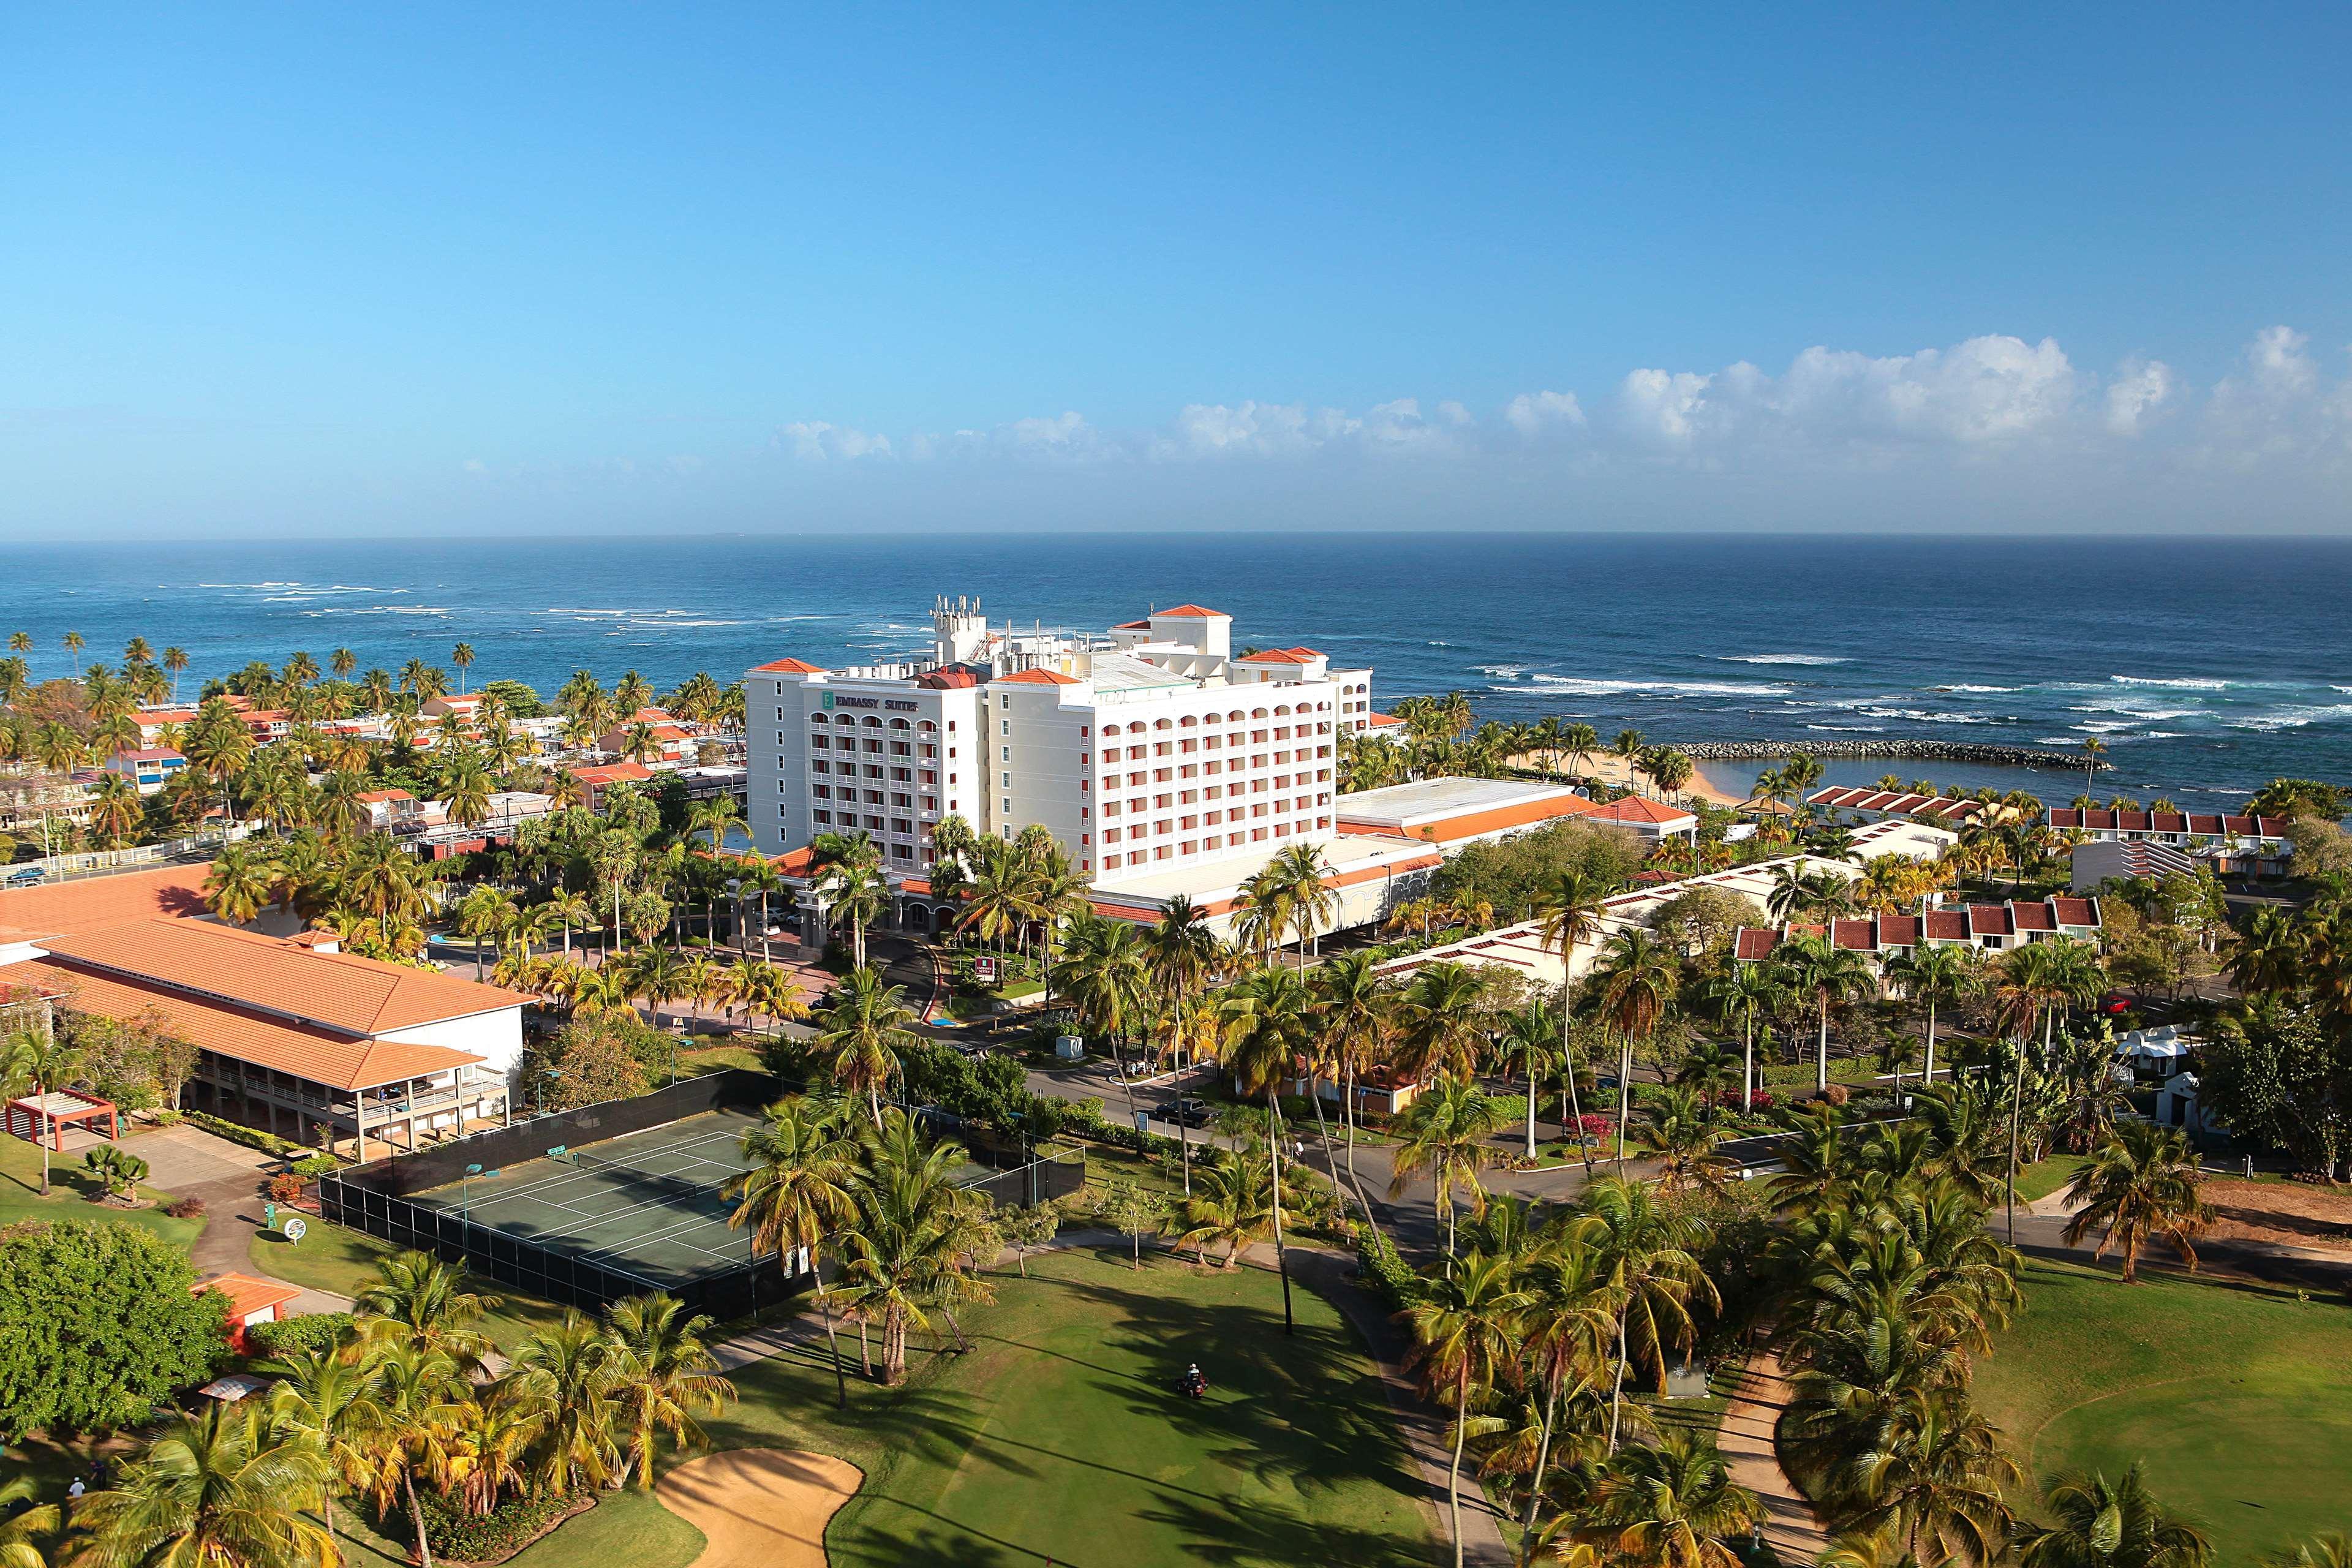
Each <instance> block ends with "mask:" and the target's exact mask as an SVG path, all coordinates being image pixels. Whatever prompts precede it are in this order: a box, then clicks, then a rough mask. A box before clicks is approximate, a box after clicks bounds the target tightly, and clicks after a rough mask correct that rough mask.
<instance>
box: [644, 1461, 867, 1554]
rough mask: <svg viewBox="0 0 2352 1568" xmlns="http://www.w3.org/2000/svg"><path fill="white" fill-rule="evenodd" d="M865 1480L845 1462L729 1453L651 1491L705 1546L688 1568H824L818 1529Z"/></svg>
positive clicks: (673, 1475) (691, 1464)
mask: <svg viewBox="0 0 2352 1568" xmlns="http://www.w3.org/2000/svg"><path fill="white" fill-rule="evenodd" d="M865 1479H866V1477H865V1475H864V1474H863V1473H862V1472H860V1471H859V1469H858V1468H857V1467H856V1466H855V1465H853V1464H851V1463H849V1461H847V1460H846V1459H835V1458H831V1457H829V1456H827V1455H824V1454H810V1453H803V1452H801V1451H800V1450H798V1449H792V1448H730V1449H729V1450H728V1451H727V1452H725V1453H721V1454H709V1455H706V1456H704V1457H703V1458H699V1459H689V1460H688V1461H687V1462H686V1463H685V1464H683V1465H680V1466H678V1467H677V1468H676V1469H674V1470H672V1471H671V1472H670V1473H669V1474H668V1475H667V1476H664V1477H663V1478H662V1479H660V1480H659V1481H658V1482H656V1484H655V1487H654V1495H655V1496H656V1497H658V1498H659V1499H661V1500H662V1502H663V1504H664V1505H665V1506H667V1508H668V1509H669V1510H670V1511H671V1512H672V1513H675V1514H677V1516H678V1517H679V1518H681V1519H683V1520H685V1521H687V1522H688V1523H689V1524H691V1525H693V1526H694V1527H695V1528H696V1529H697V1530H699V1531H702V1533H703V1536H704V1538H705V1539H706V1540H707V1541H708V1542H709V1544H708V1545H706V1546H705V1547H704V1548H703V1549H702V1555H701V1556H700V1557H698V1558H697V1559H696V1560H695V1563H694V1568H824V1527H825V1525H826V1523H827V1522H829V1521H831V1520H832V1518H833V1516H834V1513H835V1510H837V1509H839V1508H840V1507H841V1505H842V1504H843V1503H845V1502H847V1501H848V1500H850V1499H851V1498H852V1497H853V1496H855V1495H856V1491H857V1488H858V1484H859V1483H860V1482H862V1481H864V1480H865Z"/></svg>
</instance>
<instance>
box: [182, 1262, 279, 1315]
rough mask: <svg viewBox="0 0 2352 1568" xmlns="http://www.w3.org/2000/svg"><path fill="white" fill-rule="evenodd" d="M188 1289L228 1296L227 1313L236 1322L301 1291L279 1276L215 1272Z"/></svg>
mask: <svg viewBox="0 0 2352 1568" xmlns="http://www.w3.org/2000/svg"><path fill="white" fill-rule="evenodd" d="M189 1289H193V1290H195V1291H197V1292H199V1293H201V1292H203V1291H205V1290H217V1291H219V1292H220V1293H221V1294H222V1295H224V1296H226V1297H227V1298H228V1315H229V1317H230V1318H231V1319H232V1320H233V1321H236V1322H239V1323H242V1322H244V1321H246V1320H247V1319H248V1318H250V1317H252V1316H253V1315H254V1314H255V1313H256V1312H266V1311H268V1310H269V1309H270V1308H272V1307H282V1306H284V1305H286V1303H287V1302H289V1301H291V1300H294V1298H296V1297H297V1296H299V1295H300V1294H301V1293H302V1289H301V1287H300V1286H299V1285H289V1284H287V1283H285V1282H284V1281H283V1280H279V1279H260V1278H258V1277H257V1276H255V1275H251V1274H215V1275H214V1276H213V1277H212V1278H211V1279H199V1280H197V1281H196V1282H195V1284H194V1285H193V1286H191V1287H189Z"/></svg>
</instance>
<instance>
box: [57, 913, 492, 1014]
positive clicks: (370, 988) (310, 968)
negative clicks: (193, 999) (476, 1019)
mask: <svg viewBox="0 0 2352 1568" xmlns="http://www.w3.org/2000/svg"><path fill="white" fill-rule="evenodd" d="M42 946H43V947H44V948H46V949H47V952H48V954H49V957H50V958H51V959H52V960H54V961H57V962H60V963H68V964H70V965H71V966H73V967H74V968H76V969H101V970H104V971H106V972H107V973H110V974H113V975H116V976H129V977H131V978H133V979H136V980H145V981H152V982H155V983H157V984H162V985H167V986H171V987H173V988H174V989H177V990H180V991H186V992H193V993H196V994H201V995H205V996H210V997H215V998H218V999H220V1000H223V1001H227V1002H232V1003H236V1004H239V1005H245V1006H249V1007H255V1008H258V1009H260V1010H262V1011H264V1012H268V1013H276V1014H283V1015H289V1016H293V1017H296V1018H299V1019H302V1020H304V1021H307V1022H309V1023H312V1024H317V1025H322V1026H325V1027H328V1028H331V1029H347V1030H350V1031H351V1032H352V1033H353V1034H360V1035H377V1034H383V1033H385V1032H387V1031H390V1030H394V1029H408V1028H415V1027H416V1026H419V1025H423V1024H436V1023H439V1022H441V1021H442V1020H444V1019H447V1018H466V1017H471V1016H475V1015H476V1014H480V1013H493V1012H497V1011H498V1010H499V1009H500V1008H504V1007H520V1006H521V1005H523V1004H524V1003H526V1002H528V1001H530V997H528V996H526V995H524V994H522V993H520V992H519V991H505V990H501V989H499V987H497V986H495V985H477V984H474V982H472V981H470V980H465V979H461V978H459V977H458V976H457V975H454V974H444V973H441V972H440V971H438V970H426V969H411V968H409V967H408V966H407V965H406V964H403V963H378V962H377V961H376V960H374V959H372V958H361V957H358V956H356V955H355V954H352V953H348V952H334V953H327V952H311V951H310V950H308V949H306V948H300V947H297V946H295V945H294V944H292V943H290V942H280V941H278V939H277V938H275V937H268V936H263V935H261V934H259V933H258V932H257V931H239V930H237V929H236V927H234V926H225V925H218V924H215V923H214V922H213V921H185V920H176V921H175V920H150V921H134V922H132V923H131V924H130V925H121V926H114V927H111V928H110V929H108V930H105V931H89V932H87V933H85V934H83V935H80V936H71V937H61V938H57V939H54V940H50V941H47V942H43V943H42Z"/></svg>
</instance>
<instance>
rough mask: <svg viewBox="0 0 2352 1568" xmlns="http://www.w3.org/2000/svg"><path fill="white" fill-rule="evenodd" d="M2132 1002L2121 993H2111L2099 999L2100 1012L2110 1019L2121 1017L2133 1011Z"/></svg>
mask: <svg viewBox="0 0 2352 1568" xmlns="http://www.w3.org/2000/svg"><path fill="white" fill-rule="evenodd" d="M2131 1008H2132V1000H2131V998H2130V997H2128V996H2126V995H2125V994H2123V993H2122V992H2120V991H2110V992H2108V993H2107V994H2105V996H2102V997H2100V998H2099V1011H2100V1012H2101V1013H2102V1014H2104V1015H2105V1016H2107V1017H2110V1018H2116V1017H2120V1016H2123V1015H2124V1014H2126V1013H2128V1012H2130V1011H2131Z"/></svg>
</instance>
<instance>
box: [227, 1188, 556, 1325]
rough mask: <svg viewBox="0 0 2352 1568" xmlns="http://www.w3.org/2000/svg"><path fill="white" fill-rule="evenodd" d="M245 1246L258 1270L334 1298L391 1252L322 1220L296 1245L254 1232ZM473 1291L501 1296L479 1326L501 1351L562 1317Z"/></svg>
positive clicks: (538, 1303)
mask: <svg viewBox="0 0 2352 1568" xmlns="http://www.w3.org/2000/svg"><path fill="white" fill-rule="evenodd" d="M249 1249H250V1252H251V1256H252V1258H253V1266H254V1268H255V1270H256V1271H257V1272H258V1273H262V1274H268V1275H272V1276H275V1277H276V1278H278V1279H284V1280H286V1281H288V1282H289V1283H290V1284H295V1285H304V1286H308V1287H309V1288H310V1289H313V1290H331V1291H333V1292H334V1293H335V1294H337V1295H339V1296H356V1295H358V1294H359V1293H360V1292H361V1291H362V1290H363V1289H366V1288H367V1287H368V1286H369V1285H370V1284H372V1283H373V1282H374V1280H375V1278H376V1262H377V1260H378V1259H379V1258H383V1257H385V1256H386V1255H387V1254H389V1253H390V1252H391V1251H392V1250H393V1249H392V1247H391V1245H390V1244H389V1243H386V1242H382V1241H378V1240H377V1239H376V1238H375V1237H372V1236H366V1235H362V1233H361V1232H359V1231H356V1230H346V1229H345V1228H344V1227H343V1226H339V1225H330V1224H329V1223H328V1222H327V1221H325V1220H322V1219H313V1220H311V1221H310V1226H309V1230H308V1234H306V1235H305V1236H304V1237H302V1239H301V1241H300V1243H299V1245H297V1244H292V1243H289V1242H287V1241H285V1240H283V1239H281V1238H280V1237H278V1235H277V1233H276V1232H274V1231H257V1232H255V1233H254V1237H253V1240H252V1242H251V1243H250V1244H249ZM475 1289H478V1290H482V1291H485V1292H487V1293H489V1294H493V1295H497V1296H499V1297H501V1298H502V1299H503V1303H502V1305H500V1306H499V1309H498V1310H496V1311H494V1312H491V1313H490V1314H488V1317H487V1318H485V1319H484V1321H483V1325H482V1328H483V1331H484V1332H485V1333H488V1335H489V1336H490V1338H491V1339H493V1340H495V1341H497V1342H498V1343H499V1346H500V1347H501V1348H503V1349H511V1348H513V1346H514V1345H516V1344H517V1343H519V1342H520V1341H521V1340H522V1339H523V1338H524V1337H525V1336H526V1335H529V1334H530V1333H532V1332H534V1331H537V1330H540V1329H548V1328H553V1327H554V1326H555V1325H556V1324H557V1323H558V1322H561V1321H562V1318H563V1309H562V1308H561V1307H559V1306H557V1305H556V1304H555V1303H554V1302H552V1301H547V1300H541V1299H540V1298H539V1297H536V1296H525V1295H521V1294H520V1293H518V1292H515V1291H512V1290H509V1289H505V1288H504V1287H502V1286H499V1285H496V1284H492V1283H489V1282H487V1281H480V1280H478V1281H477V1283H476V1286H475Z"/></svg>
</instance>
